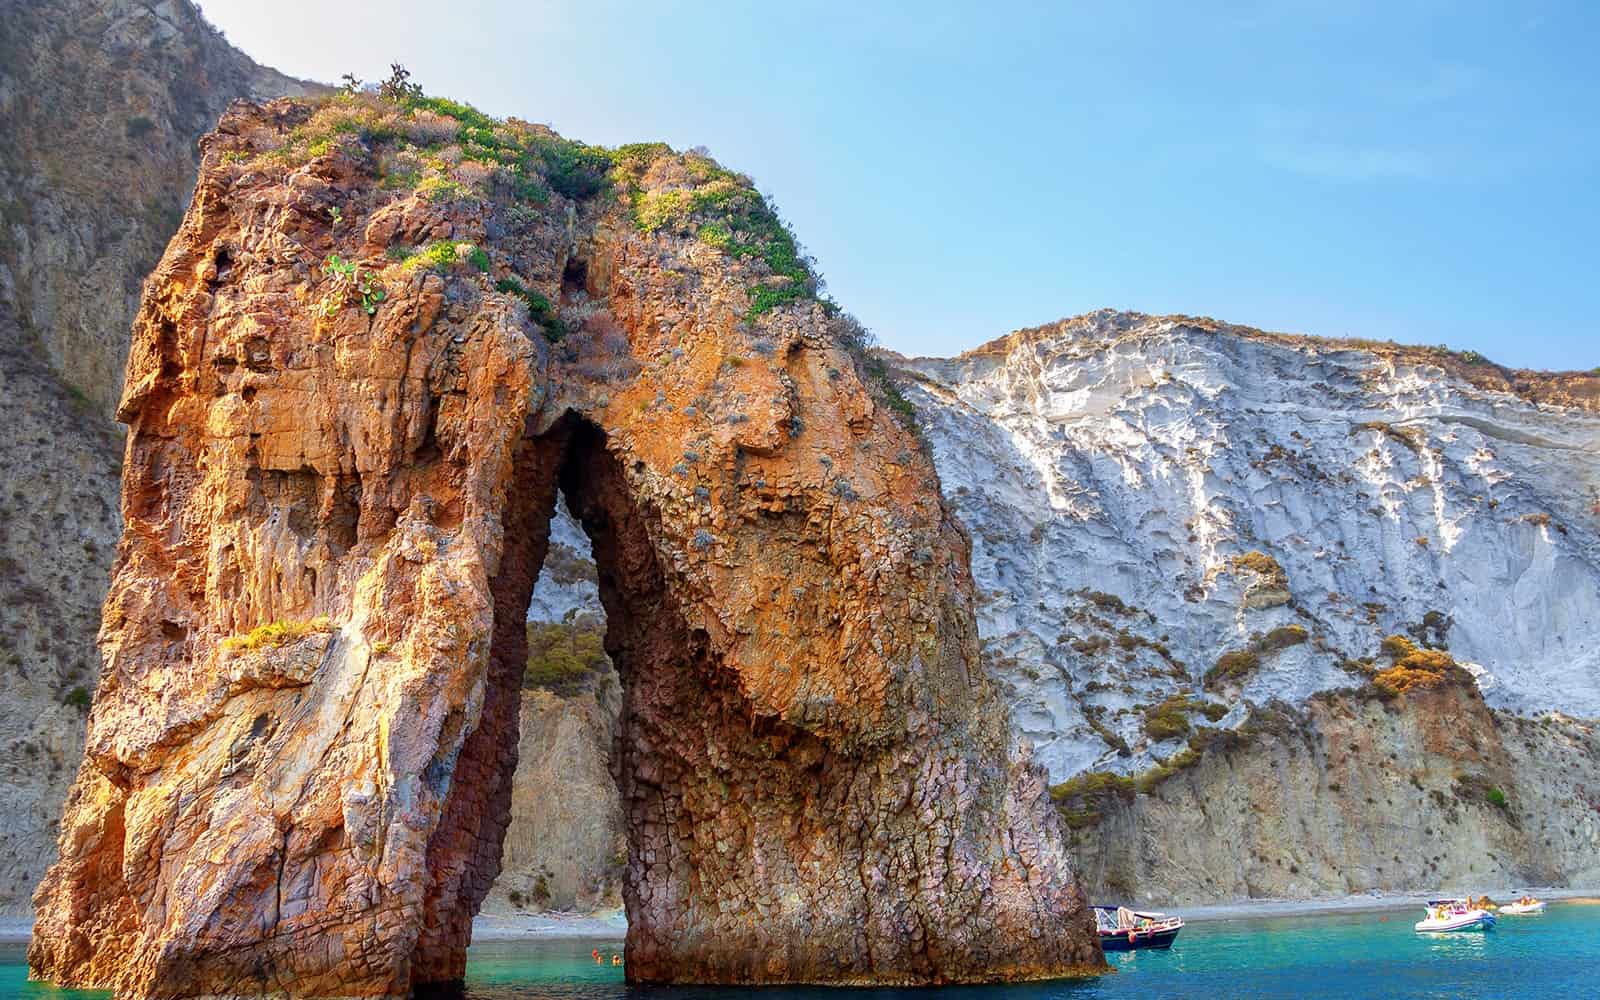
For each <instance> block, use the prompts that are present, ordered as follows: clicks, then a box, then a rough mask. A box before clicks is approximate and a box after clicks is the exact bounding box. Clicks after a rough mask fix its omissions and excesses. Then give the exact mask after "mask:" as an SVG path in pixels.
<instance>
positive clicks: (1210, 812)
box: [895, 312, 1600, 901]
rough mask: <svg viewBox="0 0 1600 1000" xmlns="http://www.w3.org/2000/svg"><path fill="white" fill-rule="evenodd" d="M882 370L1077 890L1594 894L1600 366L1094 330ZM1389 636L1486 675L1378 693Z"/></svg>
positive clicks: (1015, 339) (1164, 328)
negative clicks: (1043, 786)
mask: <svg viewBox="0 0 1600 1000" xmlns="http://www.w3.org/2000/svg"><path fill="white" fill-rule="evenodd" d="M895 366H896V368H897V369H898V371H899V372H900V374H901V376H902V378H903V380H904V390H905V393H906V395H907V396H908V397H909V398H910V399H911V401H912V402H913V404H914V405H915V406H916V408H917V410H918V416H919V420H920V422H921V425H922V426H923V428H924V429H925V433H926V435H927V438H928V440H929V442H930V444H931V447H932V449H933V452H934V455H935V460H936V464H937V465H938V469H939V473H940V477H941V480H942V483H943V488H944V491H945V494H946V496H947V498H948V499H949V501H950V502H951V504H952V505H953V506H954V507H955V509H956V511H957V515H958V516H959V517H960V519H961V520H962V522H963V523H964V524H965V525H966V526H967V527H968V528H969V530H970V532H971V535H972V541H973V572H974V577H975V579H976V581H977V585H978V587H979V589H980V604H979V615H978V620H979V631H980V633H981V635H982V637H983V641H984V656H985V660H986V661H987V662H988V663H989V664H990V665H991V666H992V667H993V668H994V669H995V670H996V671H998V673H999V674H1000V676H1001V677H1002V678H1003V683H1004V684H1005V686H1006V689H1007V696H1008V700H1009V701H1010V703H1011V708H1012V718H1013V722H1014V724H1015V726H1016V730H1017V735H1018V738H1019V739H1023V740H1027V741H1029V742H1031V743H1032V744H1033V745H1034V746H1035V748H1036V751H1037V754H1038V756H1039V758H1040V759H1041V760H1042V761H1043V762H1044V763H1045V764H1046V765H1047V766H1048V767H1049V770H1050V773H1051V777H1052V780H1053V781H1055V782H1057V783H1067V782H1068V781H1069V779H1074V780H1073V782H1072V783H1071V784H1067V785H1066V786H1065V787H1064V788H1062V789H1061V791H1062V792H1063V793H1071V794H1064V795H1063V803H1062V804H1063V807H1064V808H1065V809H1066V811H1067V814H1068V817H1069V819H1071V820H1072V821H1073V825H1074V826H1075V827H1076V828H1077V829H1075V830H1074V841H1075V850H1076V851H1077V852H1078V854H1079V857H1080V859H1081V860H1082V861H1083V863H1084V866H1085V868H1086V869H1087V872H1088V876H1089V878H1090V884H1091V886H1092V887H1093V889H1094V891H1095V892H1096V893H1105V894H1107V895H1112V896H1119V895H1120V896H1126V895H1127V894H1130V893H1137V894H1138V895H1139V896H1141V897H1145V896H1149V897H1153V898H1157V899H1171V900H1178V901H1205V900H1214V899H1219V898H1232V897H1234V896H1241V895H1244V896H1248V895H1285V896H1305V895H1317V894H1325V893H1330V892H1332V893H1338V892H1347V891H1360V890H1365V889H1369V888H1405V889H1412V890H1422V889H1426V888H1430V887H1432V886H1435V885H1438V884H1440V881H1441V880H1444V881H1448V882H1451V883H1453V884H1455V885H1458V886H1461V887H1463V888H1465V887H1467V886H1469V885H1471V884H1473V883H1474V882H1477V884H1484V883H1483V882H1482V881H1479V880H1481V879H1489V880H1492V879H1494V878H1502V879H1503V880H1504V881H1525V882H1533V881H1545V882H1558V883H1559V882H1581V881H1582V880H1583V879H1585V878H1589V879H1592V878H1593V877H1594V875H1595V871H1594V866H1593V857H1594V854H1593V851H1594V847H1595V842H1594V840H1593V836H1594V831H1595V829H1596V824H1597V821H1600V808H1597V807H1600V774H1597V772H1596V769H1595V766H1594V761H1593V758H1592V755H1588V756H1586V752H1585V751H1584V750H1583V748H1584V747H1585V746H1586V745H1587V746H1592V745H1593V744H1592V741H1591V737H1590V736H1589V732H1590V730H1589V728H1588V725H1587V724H1586V723H1583V722H1580V721H1575V720H1574V719H1572V718H1568V717H1576V719H1579V720H1581V719H1593V718H1595V717H1597V716H1600V561H1597V558H1596V553H1597V552H1600V548H1597V545H1596V542H1597V537H1596V536H1597V531H1600V414H1597V413H1596V400H1597V399H1600V377H1597V376H1596V375H1593V374H1578V373H1574V374H1570V375H1565V376H1560V375H1550V376H1545V375H1537V374H1533V373H1516V372H1506V371H1504V370H1503V369H1499V368H1498V367H1496V366H1493V365H1491V364H1488V363H1487V362H1484V361H1482V360H1481V359H1478V358H1476V357H1474V356H1471V355H1456V354H1451V353H1449V352H1445V351H1441V350H1436V349H1415V348H1396V347H1393V346H1392V345H1385V344H1350V343H1339V342H1330V341H1315V340H1310V339H1305V338H1290V337H1281V336H1274V335H1266V334H1261V333H1260V332H1259V331H1253V330H1247V329H1243V328H1237V327H1225V326H1221V325H1219V324H1215V323H1213V322H1211V321H1202V320H1189V319H1183V318H1172V317H1168V318H1159V317H1148V316H1141V315H1138V314H1123V313H1112V312H1102V313H1095V314H1092V315H1089V316H1085V317H1080V318H1078V319H1074V320H1069V321H1065V322H1063V323H1060V324H1057V325H1055V326H1051V327H1044V328H1040V329H1037V330H1030V331H1023V332H1021V333H1018V334H1014V335H1012V336H1010V337H1008V338H1004V339H1002V340H999V341H996V342H995V343H993V344H991V345H988V346H986V347H984V348H980V349H978V350H976V351H973V352H970V353H968V354H966V355H963V356H961V357H959V358H955V359H951V360H938V359H910V360H907V359H895ZM1394 634H1398V635H1399V636H1401V637H1403V638H1405V639H1406V640H1407V641H1409V642H1412V643H1414V644H1416V645H1417V646H1418V647H1421V648H1424V649H1437V650H1440V651H1447V653H1448V655H1449V656H1450V657H1452V658H1453V659H1454V660H1455V661H1457V662H1459V663H1460V664H1461V665H1462V666H1463V667H1465V668H1466V669H1467V670H1468V671H1470V672H1471V673H1472V675H1474V676H1475V678H1476V685H1475V688H1476V689H1475V690H1474V691H1472V692H1470V693H1461V694H1460V695H1459V698H1447V699H1440V698H1421V699H1411V700H1408V699H1404V698H1401V699H1392V700H1390V701H1387V702H1384V703H1383V705H1382V706H1380V707H1375V703H1374V702H1373V701H1372V692H1373V690H1374V685H1373V676H1372V675H1373V673H1374V672H1375V671H1376V670H1377V669H1381V668H1382V667H1383V666H1384V665H1385V664H1386V663H1387V662H1388V661H1387V660H1386V659H1385V658H1384V657H1383V655H1382V652H1381V649H1382V644H1383V640H1384V639H1385V637H1387V636H1390V635H1394ZM1334 690H1346V691H1348V692H1350V693H1348V694H1341V695H1323V694H1322V693H1323V692H1330V691H1334ZM1479 692H1481V694H1480V693H1479ZM1462 699H1465V700H1466V701H1475V702H1476V706H1477V707H1475V708H1473V707H1470V706H1468V705H1466V703H1465V702H1464V701H1462ZM1552 713H1554V714H1552ZM1453 719H1456V720H1467V721H1465V722H1463V724H1464V725H1469V726H1470V728H1472V729H1473V730H1474V732H1475V733H1477V736H1476V738H1478V739H1481V740H1483V741H1485V743H1486V745H1488V744H1492V745H1493V747H1494V748H1495V749H1494V750H1493V752H1489V751H1485V756H1484V758H1483V760H1482V761H1476V760H1464V759H1456V758H1455V757H1452V756H1451V755H1450V754H1448V753H1447V754H1445V755H1444V756H1443V757H1442V758H1441V757H1436V756H1435V754H1436V753H1437V752H1438V751H1437V748H1436V747H1434V746H1432V744H1431V743H1430V742H1429V740H1428V739H1425V738H1424V735H1423V734H1426V733H1430V732H1434V731H1438V730H1440V729H1443V728H1447V727H1448V724H1449V720H1453ZM1529 726H1533V727H1534V728H1533V729H1531V730H1530V729H1528V728H1527V727H1529ZM1545 726H1548V727H1550V729H1549V734H1548V738H1549V739H1554V740H1556V741H1557V742H1558V743H1560V744H1561V745H1563V746H1567V745H1571V746H1573V747H1576V748H1577V756H1576V758H1575V759H1574V760H1573V761H1569V762H1566V763H1563V764H1553V763H1552V762H1551V760H1549V759H1548V758H1546V757H1543V756H1542V755H1541V754H1540V753H1539V752H1538V750H1537V746H1538V743H1539V741H1538V739H1534V740H1533V744H1532V745H1531V746H1530V745H1527V744H1526V741H1525V739H1524V737H1525V736H1528V735H1531V734H1540V733H1543V732H1544V730H1543V729H1542V728H1540V727H1545ZM1218 733H1220V734H1222V735H1223V736H1225V737H1226V738H1224V739H1220V740H1218V739H1216V738H1215V737H1216V735H1217V734H1218ZM1397 757H1398V759H1399V760H1400V761H1401V762H1402V764H1400V765H1397V764H1396V763H1395V761H1396V758H1397ZM1419 759H1421V760H1423V761H1425V763H1421V764H1419V763H1416V762H1417V761H1418V760H1419ZM1085 774H1093V775H1097V776H1098V777H1095V778H1093V779H1092V780H1091V779H1086V778H1085V777H1084V775H1085ZM1486 774H1491V775H1492V776H1489V777H1486ZM1117 775H1122V776H1126V777H1127V778H1128V779H1129V780H1128V781H1126V782H1123V781H1118V780H1115V776H1117ZM1413 776H1414V777H1415V778H1416V780H1417V782H1419V784H1416V785H1413V784H1412V781H1411V779H1412V777H1413ZM1462 782H1465V784H1464V785H1463V784H1462ZM1334 785H1339V786H1341V787H1342V791H1341V789H1340V788H1334V787H1333V786H1334ZM1135 788H1143V789H1145V790H1146V791H1145V792H1141V793H1138V794H1135V793H1134V789H1135ZM1461 788H1468V789H1475V790H1476V791H1475V792H1471V793H1470V794H1469V795H1468V798H1472V796H1473V795H1475V796H1476V797H1475V800H1474V802H1473V803H1472V805H1473V807H1472V808H1468V807H1467V806H1465V805H1463V806H1462V807H1461V808H1456V806H1457V804H1458V794H1457V793H1458V791H1459V790H1460V789H1461ZM1490 788H1493V789H1495V790H1497V791H1498V792H1499V793H1500V796H1502V797H1504V798H1505V800H1506V807H1505V808H1500V807H1494V808H1487V807H1482V806H1483V804H1484V802H1485V801H1486V798H1485V796H1486V795H1487V791H1488V789H1490ZM1086 789H1087V790H1088V791H1089V794H1087V795H1085V794H1084V792H1085V790H1086ZM1436 795H1443V796H1445V797H1446V799H1447V800H1448V801H1445V802H1440V801H1438V800H1437V799H1436V798H1435V796H1436ZM1461 801H1463V802H1464V801H1465V800H1461ZM1480 807H1482V808H1480ZM1196 830H1202V831H1205V832H1204V834H1203V835H1196V833H1195V831H1196ZM1534 831H1542V833H1540V834H1539V835H1535V833H1534ZM1380 844H1393V845H1396V847H1400V846H1401V845H1403V846H1404V849H1401V850H1389V849H1386V850H1383V851H1379V850H1378V849H1377V846H1378V845H1380ZM1486 844H1487V845H1489V846H1490V847H1492V849H1493V851H1494V854H1495V857H1496V858H1497V859H1498V860H1496V861H1494V862H1492V864H1491V863H1490V862H1484V863H1483V864H1481V865H1480V866H1479V868H1478V870H1477V871H1471V870H1468V869H1467V868H1461V869H1460V870H1455V869H1450V868H1448V867H1445V868H1436V867H1432V866H1430V865H1429V863H1428V862H1437V864H1438V865H1443V866H1449V865H1451V864H1453V863H1454V862H1453V861H1451V860H1448V859H1449V857H1450V855H1451V851H1449V850H1445V849H1444V848H1445V847H1447V846H1448V847H1453V848H1456V849H1459V850H1461V851H1462V852H1466V849H1467V848H1468V847H1473V848H1478V847H1483V846H1484V845H1486ZM1396 853H1398V854H1400V858H1399V859H1398V860H1397V859H1394V858H1392V857H1391V856H1392V855H1393V854H1396ZM1441 858H1443V859H1445V860H1441ZM1485 865H1488V866H1489V867H1485ZM1509 876H1515V877H1514V878H1512V877H1509Z"/></svg>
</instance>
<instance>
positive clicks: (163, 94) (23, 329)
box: [0, 0, 321, 918]
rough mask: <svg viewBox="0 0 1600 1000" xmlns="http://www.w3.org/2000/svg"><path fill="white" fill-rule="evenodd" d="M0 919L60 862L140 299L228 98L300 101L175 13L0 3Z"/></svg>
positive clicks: (91, 675)
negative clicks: (117, 410)
mask: <svg viewBox="0 0 1600 1000" xmlns="http://www.w3.org/2000/svg"><path fill="white" fill-rule="evenodd" d="M0 25H3V29H0V136H4V137H5V141H4V142H3V143H0V218H3V219H4V220H5V238H4V239H0V398H3V399H4V400H5V405H6V422H5V426H4V427H3V428H0V703H3V704H4V705H5V706H6V711H5V712H3V713H0V762H3V763H0V773H3V778H0V917H6V918H12V917H18V916H21V915H22V914H24V913H28V912H31V910H32V908H31V906H30V904H29V897H30V896H31V894H32V893H33V890H34V887H35V886H37V885H38V882H39V879H40V877H41V876H42V875H43V874H44V871H45V869H46V868H47V867H48V866H49V865H50V864H51V863H52V862H53V861H54V860H55V857H56V838H57V832H58V831H57V828H56V823H57V821H58V820H59V818H60V816H61V804H62V802H63V800H64V799H65V798H66V794H67V787H68V785H69V784H70V783H71V780H72V775H73V773H74V772H75V771H76V770H77V767H78V763H79V760H80V759H81V756H82V749H83V720H84V714H85V712H86V710H87V707H88V701H89V693H90V692H91V691H92V690H93V689H94V686H95V678H96V675H97V674H98V672H99V658H98V656H97V654H96V652H95V648H94V639H95V633H96V631H97V630H98V628H99V623H100V606H101V603H102V601H103V599H104V598H105V593H106V585H107V582H108V580H109V578H110V573H111V562H112V556H113V553H114V551H115V548H116V540H117V537H118V535H119V534H120V532H121V527H122V524H121V520H120V518H119V516H118V512H117V496H118V473H119V471H120V468H119V467H120V463H121V456H122V445H123V442H122V439H121V435H120V433H119V428H118V427H117V426H116V424H115V423H113V422H112V420H111V411H112V409H113V407H114V406H115V404H116V400H117V396H118V394H119V392H120V391H121V385H122V368H123V362H124V360H125V359H126V357H127V352H128V327H129V324H130V323H131V321H132V319H133V316H134V312H135V309H136V308H137V306H138V301H139V287H140V283H141V282H142V281H143V280H144V277H145V276H146V275H147V274H149V272H150V269H151V268H152V267H153V266H154V265H155V263H156V261H157V260H158V259H159V258H160V256H161V251H162V247H163V246H165V244H166V242H167V240H168V238H169V237H171V235H172V233H173V231H174V230H175V229H176V228H177V226H178V222H179V221H180V220H181V219H182V217H183V206H184V203H185V201H186V200H187V198H188V195H189V191H190V189H191V188H192V186H193V184H194V177H195V171H196V168H197V166H198V161H199V156H198V152H197V151H196V149H195V140H196V139H197V138H199V136H200V135H201V134H202V133H203V132H205V131H206V130H207V129H209V128H211V127H212V126H213V125H215V124H216V121H217V116H218V115H220V114H221V113H222V111H223V109H224V108H225V107H227V104H228V102H229V101H230V100H232V99H234V98H235V97H239V96H244V95H256V96H260V97H262V98H265V97H276V96H279V95H283V94H298V93H306V92H308V91H314V90H318V89H321V88H317V87H315V86H314V85H310V84H305V83H303V82H301V81H297V80H291V79H289V78H288V77H284V76H282V75H280V74H277V73H273V72H272V71H270V70H267V69H263V68H262V67H260V66H257V65H256V64H254V63H253V62H251V61H250V60H249V59H248V58H246V57H245V56H244V55H243V54H242V53H240V52H238V51H236V50H235V49H233V48H232V47H231V46H230V45H228V43H227V41H226V40H225V39H223V38H222V36H221V35H220V34H219V33H218V32H216V30H215V29H213V28H211V27H210V26H209V25H208V24H206V23H205V20H204V19H203V18H202V17H201V16H200V14H199V12H198V10H196V9H195V8H194V7H193V5H191V4H189V3H187V2H184V0H167V2H162V3H147V2H141V0H0Z"/></svg>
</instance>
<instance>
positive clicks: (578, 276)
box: [561, 256, 589, 303]
mask: <svg viewBox="0 0 1600 1000" xmlns="http://www.w3.org/2000/svg"><path fill="white" fill-rule="evenodd" d="M588 291H589V262H588V261H587V260H584V259H583V258H582V257H576V256H575V257H570V258H568V259H567V264H566V267H564V268H562V269H561V301H562V302H563V303H571V302H573V301H575V300H576V299H577V298H578V296H580V295H587V294H588Z"/></svg>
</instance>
